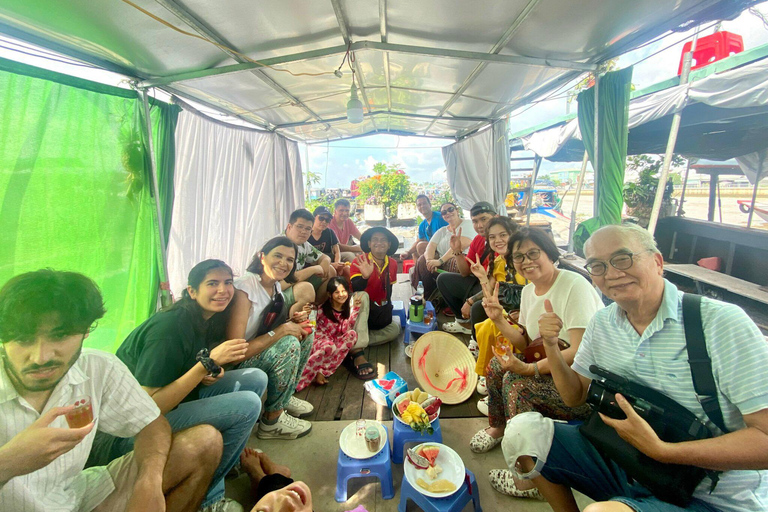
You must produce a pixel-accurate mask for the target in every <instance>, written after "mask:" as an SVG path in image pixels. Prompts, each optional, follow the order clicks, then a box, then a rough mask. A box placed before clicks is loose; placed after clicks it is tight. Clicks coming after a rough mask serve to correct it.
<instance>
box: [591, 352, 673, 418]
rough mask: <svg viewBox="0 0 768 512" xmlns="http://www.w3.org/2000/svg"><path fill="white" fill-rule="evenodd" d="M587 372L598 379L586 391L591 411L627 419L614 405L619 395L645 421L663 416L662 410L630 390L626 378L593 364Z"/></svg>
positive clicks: (619, 408)
mask: <svg viewBox="0 0 768 512" xmlns="http://www.w3.org/2000/svg"><path fill="white" fill-rule="evenodd" d="M589 371H590V372H592V373H593V374H595V375H597V376H599V377H600V380H596V379H595V380H593V381H592V383H591V384H590V385H589V389H588V390H587V403H588V404H589V405H590V407H592V408H593V409H595V410H597V411H598V412H601V413H603V414H605V415H606V416H608V417H609V418H615V419H617V420H624V419H627V415H626V414H624V411H622V410H621V407H619V404H618V403H616V393H620V394H621V396H623V397H624V398H626V399H627V402H629V403H630V405H632V408H634V409H635V411H637V414H639V415H640V416H641V417H642V418H644V419H645V420H646V421H650V420H651V419H653V418H654V417H659V416H664V409H662V408H661V407H658V406H656V405H654V404H652V403H650V402H648V401H647V400H644V399H643V398H640V397H638V396H637V395H636V393H635V392H633V390H632V389H631V387H632V384H631V383H630V381H629V380H627V379H626V378H624V377H622V376H621V375H616V374H615V373H612V372H610V371H608V370H606V369H605V368H602V367H600V366H597V365H594V364H593V365H590V366H589Z"/></svg>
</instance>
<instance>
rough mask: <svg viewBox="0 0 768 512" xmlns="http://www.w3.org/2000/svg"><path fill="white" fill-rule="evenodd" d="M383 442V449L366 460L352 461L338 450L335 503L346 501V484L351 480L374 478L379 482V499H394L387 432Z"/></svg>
mask: <svg viewBox="0 0 768 512" xmlns="http://www.w3.org/2000/svg"><path fill="white" fill-rule="evenodd" d="M384 430H385V431H387V436H386V437H385V441H384V448H382V449H381V451H380V452H379V453H377V454H376V455H375V456H373V457H370V458H368V459H353V458H352V457H348V456H347V455H345V454H344V452H343V451H341V449H339V460H338V463H337V465H336V501H338V502H339V503H343V502H345V501H347V499H348V498H347V483H348V482H349V480H351V479H352V478H362V477H366V476H376V477H378V478H379V481H380V482H381V497H382V498H384V499H385V500H391V499H392V498H394V497H395V486H394V483H393V481H392V461H391V459H390V457H389V431H388V430H387V427H386V426H385V427H384Z"/></svg>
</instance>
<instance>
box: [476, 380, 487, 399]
mask: <svg viewBox="0 0 768 512" xmlns="http://www.w3.org/2000/svg"><path fill="white" fill-rule="evenodd" d="M477 392H478V393H480V394H481V395H484V396H487V395H488V388H487V387H486V386H485V377H478V378H477Z"/></svg>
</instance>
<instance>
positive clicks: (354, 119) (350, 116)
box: [347, 74, 363, 124]
mask: <svg viewBox="0 0 768 512" xmlns="http://www.w3.org/2000/svg"><path fill="white" fill-rule="evenodd" d="M347 121H349V122H350V123H352V124H360V123H362V122H363V102H362V101H360V100H359V99H357V87H355V75H354V74H353V75H352V88H351V89H350V91H349V101H348V102H347Z"/></svg>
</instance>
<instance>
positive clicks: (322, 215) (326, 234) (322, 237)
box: [307, 206, 349, 279]
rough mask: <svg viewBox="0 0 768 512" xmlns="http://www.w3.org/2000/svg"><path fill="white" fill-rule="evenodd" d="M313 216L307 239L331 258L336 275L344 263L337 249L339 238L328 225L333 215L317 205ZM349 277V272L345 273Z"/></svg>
mask: <svg viewBox="0 0 768 512" xmlns="http://www.w3.org/2000/svg"><path fill="white" fill-rule="evenodd" d="M312 215H314V216H315V223H314V224H313V225H312V232H311V233H310V235H309V240H307V241H308V242H309V243H310V244H312V246H313V247H314V248H315V249H317V250H318V251H320V252H322V253H323V254H325V255H326V256H328V257H329V258H331V266H332V267H333V269H334V270H335V271H336V275H339V276H340V275H342V272H344V270H345V267H346V265H344V263H342V261H341V250H340V249H339V239H338V238H337V237H336V233H334V232H333V230H332V229H331V228H329V227H328V225H329V224H330V223H331V220H332V219H333V216H332V215H331V211H330V210H329V209H328V208H326V207H325V206H318V207H317V208H315V211H314V212H312ZM346 277H347V279H349V272H347V275H346Z"/></svg>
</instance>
